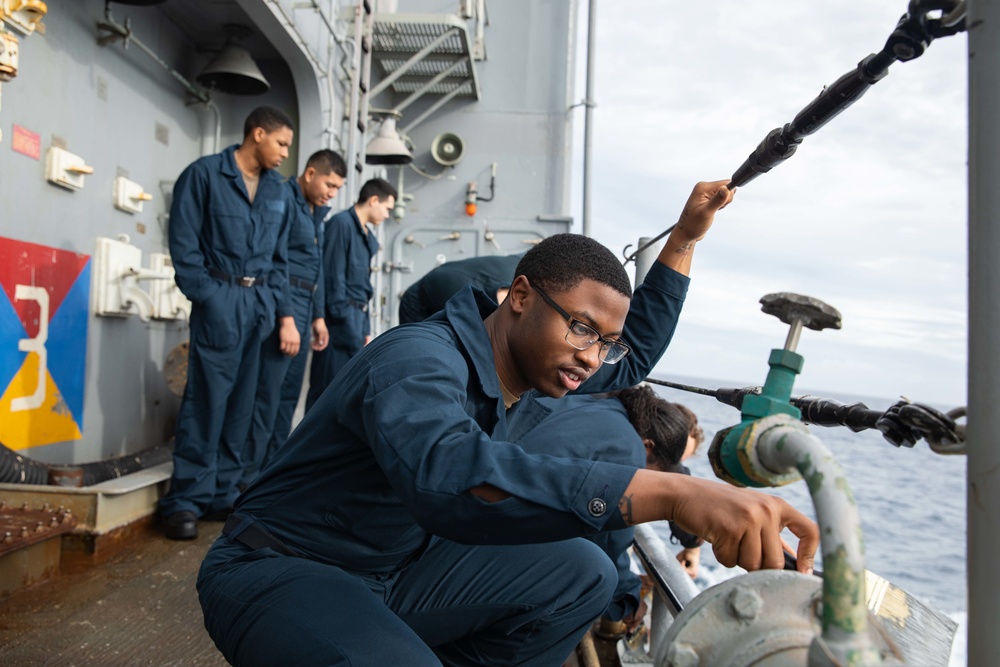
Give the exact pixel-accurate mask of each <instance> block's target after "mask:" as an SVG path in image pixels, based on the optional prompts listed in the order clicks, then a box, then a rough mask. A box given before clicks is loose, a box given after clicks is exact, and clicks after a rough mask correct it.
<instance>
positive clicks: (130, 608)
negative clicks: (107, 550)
mask: <svg viewBox="0 0 1000 667" xmlns="http://www.w3.org/2000/svg"><path fill="white" fill-rule="evenodd" d="M198 527H199V533H200V535H199V537H198V539H197V540H192V541H189V542H174V541H171V540H168V539H166V538H164V537H163V536H162V535H161V534H160V533H159V532H158V531H157V530H156V529H155V528H148V529H146V530H145V531H144V532H143V533H142V534H141V536H140V539H136V540H131V541H130V542H129V544H128V546H126V547H125V548H124V549H123V550H122V551H120V552H119V553H117V554H116V555H114V556H112V557H110V558H108V559H107V560H106V561H105V562H103V563H101V564H99V565H95V564H93V563H91V562H83V561H81V562H79V563H73V564H71V565H70V567H69V568H67V567H66V566H65V564H64V572H63V573H62V574H60V575H59V576H58V577H56V578H55V579H53V580H51V581H49V582H47V583H44V584H41V585H39V586H35V587H33V588H31V589H28V590H26V591H22V592H19V593H17V594H15V595H14V596H12V597H11V598H9V599H7V600H5V601H3V602H0V665H5V666H8V665H9V666H10V667H43V666H45V667H49V666H51V667H90V666H94V667H96V666H98V665H99V666H101V667H126V666H128V667H133V666H141V665H149V666H155V667H170V666H174V665H176V666H178V667H179V666H181V665H184V666H185V667H226V665H228V664H229V663H227V662H226V660H225V659H224V658H223V657H222V654H220V653H219V652H218V651H217V650H216V648H215V645H214V644H213V643H212V640H211V639H210V638H209V636H208V634H207V633H206V632H205V628H204V625H203V624H202V614H201V607H200V606H199V604H198V595H197V592H196V591H195V581H196V579H197V576H198V567H199V566H200V565H201V560H202V558H203V556H204V555H205V552H206V551H208V548H209V546H211V544H212V542H213V541H214V540H215V538H216V537H217V536H218V535H219V531H220V530H221V529H222V524H221V523H212V522H205V521H202V522H199V524H198ZM71 560H73V559H71ZM75 560H80V557H77V559H75ZM64 563H65V560H64ZM67 569H68V570H69V571H66V570H67Z"/></svg>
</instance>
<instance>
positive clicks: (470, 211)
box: [465, 202, 476, 218]
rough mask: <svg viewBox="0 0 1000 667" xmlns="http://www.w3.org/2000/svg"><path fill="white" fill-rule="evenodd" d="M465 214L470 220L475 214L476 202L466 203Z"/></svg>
mask: <svg viewBox="0 0 1000 667" xmlns="http://www.w3.org/2000/svg"><path fill="white" fill-rule="evenodd" d="M465 214H466V215H467V216H469V217H470V218H471V217H472V216H474V215H475V214H476V202H471V203H470V202H466V204H465Z"/></svg>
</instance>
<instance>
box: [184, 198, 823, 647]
mask: <svg viewBox="0 0 1000 667" xmlns="http://www.w3.org/2000/svg"><path fill="white" fill-rule="evenodd" d="M724 184H725V182H724V181H719V182H715V183H702V184H699V185H698V186H697V187H696V189H695V192H694V193H693V194H692V196H691V198H690V199H689V201H688V205H687V206H686V207H685V210H684V213H683V214H682V218H681V221H682V224H680V225H679V226H678V228H677V229H675V230H674V232H673V233H672V235H671V237H670V239H669V240H668V242H667V244H666V247H665V249H664V251H663V252H662V253H661V255H660V263H659V264H657V265H656V266H654V267H653V269H652V270H651V271H650V273H649V275H648V277H647V278H646V281H645V282H644V283H643V285H642V286H641V287H640V288H639V289H638V290H637V292H636V294H635V298H634V299H632V307H631V309H630V308H629V303H630V296H631V288H630V285H629V281H628V276H627V275H626V274H625V271H624V269H623V267H622V266H621V264H620V263H619V261H618V260H617V258H615V256H614V255H613V254H612V253H611V252H610V251H608V250H607V249H606V248H604V247H603V246H600V245H599V244H597V243H596V242H595V241H592V240H590V239H587V238H586V237H582V236H578V235H574V234H561V235H556V236H553V237H550V238H548V239H546V240H544V241H542V242H541V243H540V244H538V245H537V246H535V247H534V248H532V249H531V250H530V251H529V252H528V253H527V254H526V255H525V256H524V259H523V260H522V262H521V265H520V266H519V267H518V271H517V273H518V276H517V277H516V278H515V279H514V282H513V284H512V285H511V291H510V294H509V295H508V297H507V299H506V300H505V301H504V303H503V304H502V305H501V306H500V307H499V308H498V307H497V305H496V304H495V303H494V302H493V301H492V300H491V299H490V298H489V297H487V296H486V295H485V294H483V293H482V292H474V291H473V290H472V289H471V288H468V289H465V290H463V291H462V292H459V294H457V295H456V296H455V297H454V298H453V299H452V300H450V301H449V302H448V304H447V306H446V308H445V310H444V311H443V312H442V313H439V314H438V315H435V316H434V317H432V318H430V319H429V320H426V321H425V322H422V323H416V324H412V325H408V326H405V327H397V328H395V329H391V330H390V331H388V332H387V333H385V334H383V335H381V336H379V337H378V338H377V339H375V341H373V342H372V344H370V345H369V346H367V347H366V348H365V349H364V350H363V351H362V352H361V353H360V354H358V355H357V356H356V357H354V359H352V360H351V362H350V363H349V364H348V365H347V366H346V367H345V368H344V369H343V370H342V371H341V373H340V375H339V376H338V378H337V381H336V382H335V383H334V384H333V385H331V387H330V389H329V390H328V391H327V392H326V393H325V394H324V395H323V397H322V398H321V399H320V400H319V401H318V402H317V403H316V405H315V406H314V408H313V410H312V411H310V412H309V413H307V415H306V417H305V419H304V420H303V421H302V423H301V424H300V425H299V427H298V428H297V429H296V430H295V432H294V433H293V435H292V436H291V437H290V438H289V440H288V442H287V443H286V444H285V446H284V447H283V448H282V449H280V450H279V451H278V453H277V455H276V456H275V457H274V459H272V460H271V461H269V462H268V464H267V465H266V466H265V468H264V470H262V471H261V474H260V476H259V477H258V478H257V479H256V480H255V481H254V482H253V483H251V485H250V488H248V489H247V491H246V493H245V494H244V495H243V496H241V498H240V500H239V502H238V505H237V508H236V513H234V514H233V515H232V516H231V517H230V519H229V521H227V524H226V528H225V530H224V531H223V536H222V537H220V539H219V540H218V541H217V542H216V543H215V544H214V545H213V547H212V548H211V549H210V551H209V553H208V555H207V556H206V558H205V561H204V563H203V564H202V569H201V572H200V574H199V580H198V591H199V597H200V601H201V604H202V609H203V611H204V614H205V625H206V628H207V629H208V632H209V634H210V635H211V636H212V638H213V640H214V641H215V643H216V645H217V646H218V647H219V649H220V650H221V651H222V653H223V654H224V655H225V657H226V659H227V660H229V661H230V662H231V663H232V664H234V665H240V666H242V665H277V664H287V665H354V666H358V665H372V666H375V665H378V666H380V667H381V666H383V665H387V664H399V665H404V664H405V665H441V664H446V665H559V664H561V661H562V660H563V659H564V658H565V657H566V656H568V655H569V653H570V651H571V650H572V648H573V646H574V645H575V644H576V642H577V641H578V640H579V638H580V637H581V636H582V635H583V633H584V632H585V631H586V629H587V628H588V627H589V625H590V623H591V622H592V621H593V620H594V619H595V618H596V617H597V616H598V615H599V614H600V613H601V612H602V611H603V610H604V609H605V608H606V607H607V605H608V601H609V600H610V598H611V595H612V592H613V591H614V588H615V585H616V582H617V575H616V572H615V567H614V565H613V564H612V562H611V560H610V559H609V558H608V557H607V555H606V554H604V552H603V551H601V549H600V548H598V547H597V546H595V545H594V544H593V543H592V542H589V541H587V540H583V539H572V538H577V537H580V536H583V535H589V534H595V533H597V532H600V531H602V530H613V529H617V528H622V527H625V526H627V525H632V524H634V523H638V522H643V521H651V520H657V519H670V518H673V519H676V520H678V521H681V522H682V523H683V524H684V525H685V526H686V527H688V528H690V529H692V530H695V531H696V532H697V533H698V534H699V535H702V536H704V537H705V538H706V539H707V540H709V541H712V542H713V544H714V547H715V550H716V553H717V555H718V556H719V559H720V561H721V562H723V563H724V564H736V563H739V564H740V565H742V566H743V567H747V568H749V569H756V568H759V567H761V566H762V565H766V566H769V567H781V566H783V564H784V558H783V555H782V548H781V542H780V538H779V533H780V531H781V529H782V528H783V527H785V526H788V527H789V528H791V529H792V530H793V532H795V533H797V534H799V535H800V536H801V537H802V540H801V541H800V552H799V556H800V559H801V560H800V563H802V562H803V561H804V562H805V564H804V565H803V567H804V568H805V567H809V566H811V563H812V557H813V554H814V553H815V549H816V546H817V544H818V530H817V528H816V526H815V525H814V524H813V523H812V522H810V521H809V520H808V519H807V518H806V517H805V516H803V515H802V514H800V513H799V512H797V511H795V510H794V509H793V508H791V507H790V506H789V505H788V504H787V503H785V502H784V501H782V500H780V499H778V498H776V497H774V496H769V495H766V494H761V493H756V492H752V491H748V490H745V489H737V488H734V487H730V486H728V485H724V484H721V483H718V482H712V481H706V480H699V479H696V478H691V477H687V476H682V475H672V474H670V473H662V472H653V471H649V470H642V469H639V470H637V469H636V467H635V466H628V465H621V464H615V463H605V462H600V461H591V460H583V459H569V458H558V457H552V456H547V455H538V454H528V453H526V452H525V451H524V450H523V449H521V448H520V447H518V446H517V445H515V444H512V443H510V442H509V441H508V440H507V437H508V417H509V415H510V412H511V411H512V410H514V411H522V410H530V411H534V412H536V413H537V416H538V417H539V419H540V418H543V417H544V415H545V413H546V410H545V409H544V408H543V407H542V406H541V405H540V404H539V403H538V401H536V400H535V399H534V394H535V393H536V392H540V393H542V394H546V395H549V396H552V397H559V396H563V395H565V394H566V393H567V392H569V391H575V390H576V389H578V388H579V387H580V385H581V384H582V383H584V381H586V389H587V390H597V391H603V390H607V389H614V388H624V387H627V386H631V385H633V384H635V383H636V382H638V381H640V380H642V379H643V378H644V377H645V376H646V374H647V373H648V372H649V370H650V369H651V368H652V367H653V365H654V364H655V363H656V360H657V359H659V358H660V355H661V354H662V353H663V351H664V349H665V348H666V346H667V343H668V342H669V340H670V337H671V336H672V334H673V331H674V326H675V324H676V320H677V316H678V314H679V311H680V307H681V304H682V301H683V298H684V294H685V291H686V287H687V283H688V279H687V277H686V276H685V275H684V274H686V273H687V271H688V270H689V267H690V257H691V254H690V250H691V248H692V246H693V244H694V242H696V241H697V240H699V239H700V238H701V237H702V236H704V234H705V232H706V231H707V229H708V227H709V226H710V225H711V222H712V220H713V218H714V214H715V212H716V211H717V210H718V209H719V208H721V206H723V205H725V204H726V203H728V201H729V199H730V198H731V193H730V192H729V191H728V190H726V188H725V187H724ZM678 230H679V231H678ZM543 295H544V296H543ZM626 314H628V319H627V320H626ZM624 341H627V342H628V344H630V345H631V346H632V353H631V354H628V355H627V356H622V355H623V354H624V353H625V350H624V349H623V347H622V344H621V343H622V342H624ZM581 348H582V349H581ZM613 357H614V359H613ZM608 360H612V361H614V360H617V361H619V363H617V364H614V365H611V364H607V363H603V365H602V362H606V361H608ZM552 437H553V438H559V437H562V436H561V434H559V433H552Z"/></svg>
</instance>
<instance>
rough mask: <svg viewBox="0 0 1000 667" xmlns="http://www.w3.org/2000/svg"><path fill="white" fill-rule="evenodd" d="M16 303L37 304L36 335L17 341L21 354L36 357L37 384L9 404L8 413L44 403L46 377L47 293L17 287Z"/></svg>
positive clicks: (40, 289)
mask: <svg viewBox="0 0 1000 667" xmlns="http://www.w3.org/2000/svg"><path fill="white" fill-rule="evenodd" d="M14 299H15V300H16V301H28V300H30V301H36V302H37V303H38V309H39V311H40V312H39V314H38V335H37V336H35V337H34V338H22V339H21V340H19V341H17V349H18V350H20V351H21V352H34V353H35V354H37V355H38V384H37V385H35V391H34V393H33V394H31V395H30V396H19V397H17V398H15V399H12V400H11V402H10V411H11V412H19V411H21V410H35V409H37V408H40V407H42V403H44V402H45V378H46V376H47V375H48V367H47V363H46V362H47V358H46V351H45V342H46V341H47V340H48V339H49V293H48V291H47V290H46V289H45V288H44V287H35V286H33V285H17V286H16V287H15V289H14Z"/></svg>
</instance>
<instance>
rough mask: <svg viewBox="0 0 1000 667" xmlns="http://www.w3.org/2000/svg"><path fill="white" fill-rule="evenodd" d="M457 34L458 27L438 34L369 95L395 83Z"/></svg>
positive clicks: (376, 93) (373, 95)
mask: <svg viewBox="0 0 1000 667" xmlns="http://www.w3.org/2000/svg"><path fill="white" fill-rule="evenodd" d="M456 34H458V28H450V29H448V30H446V31H445V32H443V33H441V34H440V35H438V36H437V37H436V38H435V39H434V40H433V41H431V42H430V43H429V44H427V46H425V47H424V48H422V49H420V50H419V51H417V52H416V53H414V54H413V55H412V56H410V59H409V60H407V61H406V62H405V63H403V64H402V65H400V66H399V67H397V68H396V69H395V70H393V71H392V74H390V75H389V76H387V77H385V78H384V79H382V80H381V81H380V82H379V84H378V85H377V86H375V87H374V88H372V89H371V92H370V93H369V95H370V96H371V97H375V96H376V95H378V94H379V93H381V92H382V91H383V90H385V89H386V88H388V87H389V86H391V85H392V84H393V83H395V82H396V79H398V78H399V77H401V76H403V75H404V74H406V73H407V72H409V71H410V68H411V67H413V66H414V65H416V64H417V63H418V62H420V61H421V60H423V59H424V57H426V56H427V55H429V54H430V53H432V52H433V51H434V49H436V48H437V47H439V46H441V45H442V44H444V43H445V42H446V41H447V40H448V39H449V38H450V37H451V36H452V35H456Z"/></svg>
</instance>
